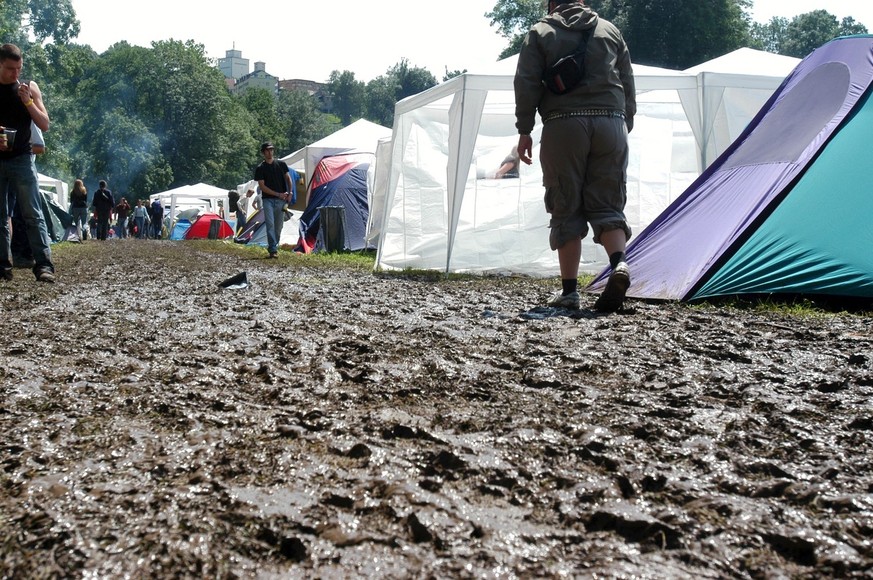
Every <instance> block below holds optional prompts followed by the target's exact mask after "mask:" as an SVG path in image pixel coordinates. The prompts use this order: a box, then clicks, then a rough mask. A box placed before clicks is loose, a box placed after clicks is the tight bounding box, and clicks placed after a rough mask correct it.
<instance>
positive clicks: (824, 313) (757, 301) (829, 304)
mask: <svg viewBox="0 0 873 580" xmlns="http://www.w3.org/2000/svg"><path fill="white" fill-rule="evenodd" d="M691 307H692V308H700V309H706V308H734V309H737V310H753V311H755V312H762V313H768V314H780V315H784V316H790V317H792V318H811V319H814V318H831V317H833V316H834V315H835V314H837V315H840V314H847V315H848V314H851V315H860V316H870V315H871V304H870V300H867V299H855V298H849V297H840V296H794V295H768V296H727V297H722V298H710V299H707V300H703V301H701V302H695V303H693V304H692V305H691Z"/></svg>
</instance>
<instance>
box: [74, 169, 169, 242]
mask: <svg viewBox="0 0 873 580" xmlns="http://www.w3.org/2000/svg"><path fill="white" fill-rule="evenodd" d="M91 207H92V208H93V211H92V212H89V209H88V208H89V204H88V191H87V190H86V189H85V184H84V182H83V181H82V180H81V179H77V180H76V182H75V183H74V184H73V189H72V191H71V192H70V215H71V216H72V217H73V225H74V226H75V227H76V232H77V233H78V234H79V239H82V240H85V239H88V237H89V236H90V237H92V238H95V239H98V240H106V239H108V238H109V237H110V236H111V234H112V233H114V235H115V237H118V238H122V239H123V238H127V237H133V238H139V239H144V238H154V239H160V238H161V236H162V232H163V223H164V208H163V206H162V205H161V202H160V200H159V199H155V200H154V201H153V202H152V203H150V204H149V203H148V202H143V200H141V199H138V200H136V205H135V206H134V207H131V206H130V202H128V201H127V198H124V197H122V198H121V199H120V200H119V201H118V202H117V203H116V201H115V197H114V196H113V194H112V191H110V190H109V188H107V187H106V181H104V180H102V179H101V180H100V183H99V184H98V188H97V190H96V191H95V192H94V195H93V196H92V199H91ZM113 222H114V227H113V226H111V224H112V223H113Z"/></svg>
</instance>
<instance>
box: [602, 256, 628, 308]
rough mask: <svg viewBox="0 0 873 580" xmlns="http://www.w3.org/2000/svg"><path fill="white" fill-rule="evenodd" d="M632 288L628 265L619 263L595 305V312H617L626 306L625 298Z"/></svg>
mask: <svg viewBox="0 0 873 580" xmlns="http://www.w3.org/2000/svg"><path fill="white" fill-rule="evenodd" d="M629 287H630V270H629V269H628V267H627V263H625V262H619V263H618V264H617V265H616V266H615V268H614V269H613V270H612V274H610V275H609V280H607V281H606V288H604V290H603V292H602V293H601V294H600V297H599V298H598V299H597V302H595V303H594V310H599V311H601V312H615V311H616V310H618V309H620V308H621V306H622V304H624V297H625V294H627V289H628V288H629Z"/></svg>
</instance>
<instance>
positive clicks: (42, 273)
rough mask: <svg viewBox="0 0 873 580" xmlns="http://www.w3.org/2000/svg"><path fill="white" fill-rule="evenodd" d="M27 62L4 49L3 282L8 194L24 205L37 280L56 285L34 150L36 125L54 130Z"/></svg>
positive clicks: (0, 123)
mask: <svg viewBox="0 0 873 580" xmlns="http://www.w3.org/2000/svg"><path fill="white" fill-rule="evenodd" d="M23 62H24V58H23V56H22V53H21V49H19V48H18V47H17V46H15V45H14V44H4V45H2V46H0V133H2V137H0V192H3V199H2V200H0V280H11V279H12V257H11V251H10V241H11V235H10V228H9V204H8V203H7V199H6V192H7V191H10V190H11V191H13V192H14V193H15V195H16V198H17V199H18V203H19V209H20V210H21V217H22V218H23V219H24V224H25V228H26V230H27V239H28V242H29V244H30V249H31V252H32V254H33V260H34V265H33V274H34V276H36V279H37V280H38V281H40V282H49V283H52V282H54V281H55V267H54V264H53V263H52V255H51V248H50V246H49V244H50V242H49V237H48V228H47V227H46V223H45V217H44V216H43V213H42V200H41V194H40V193H39V180H38V177H37V172H36V164H35V163H34V156H33V155H32V150H31V135H30V133H31V123H32V124H33V125H35V126H36V127H38V128H39V129H40V130H41V131H48V129H49V115H48V111H46V108H45V104H44V103H43V100H42V92H41V91H40V89H39V86H37V84H36V83H35V82H33V81H28V82H22V81H21V80H20V77H21V68H22V65H23Z"/></svg>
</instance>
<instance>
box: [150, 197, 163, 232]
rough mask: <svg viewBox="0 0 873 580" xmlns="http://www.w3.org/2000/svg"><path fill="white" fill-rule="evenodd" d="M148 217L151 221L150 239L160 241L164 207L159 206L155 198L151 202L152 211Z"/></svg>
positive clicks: (158, 201) (157, 199) (159, 202)
mask: <svg viewBox="0 0 873 580" xmlns="http://www.w3.org/2000/svg"><path fill="white" fill-rule="evenodd" d="M149 217H150V218H151V220H152V237H153V238H154V239H156V240H160V239H161V234H162V232H163V227H164V206H162V205H161V200H160V198H157V197H156V198H155V200H154V201H153V202H152V211H151V216H149Z"/></svg>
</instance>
